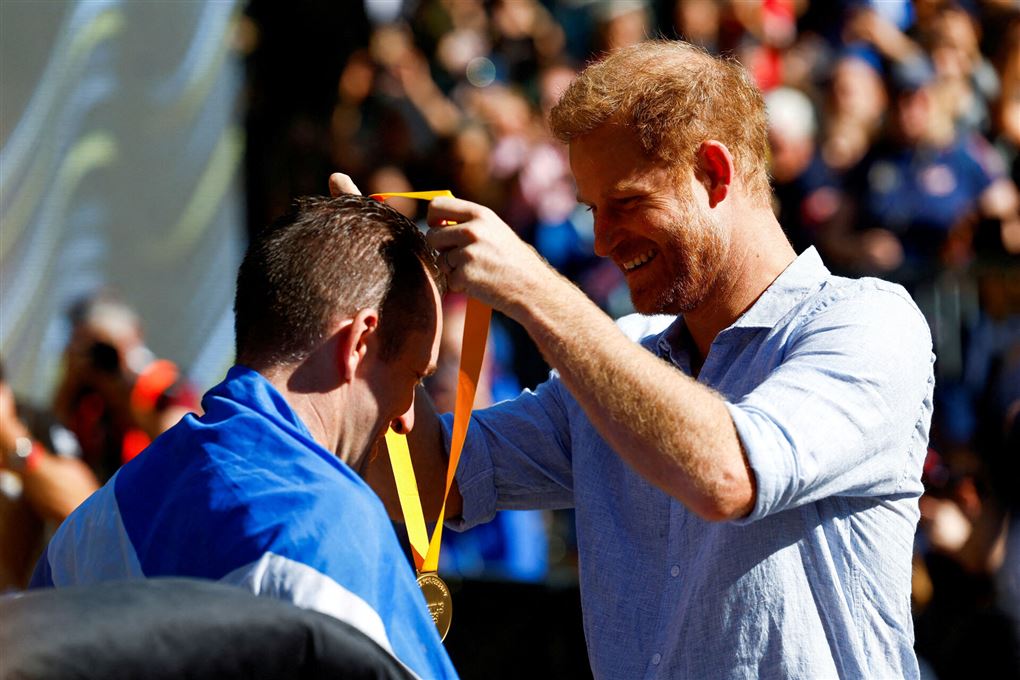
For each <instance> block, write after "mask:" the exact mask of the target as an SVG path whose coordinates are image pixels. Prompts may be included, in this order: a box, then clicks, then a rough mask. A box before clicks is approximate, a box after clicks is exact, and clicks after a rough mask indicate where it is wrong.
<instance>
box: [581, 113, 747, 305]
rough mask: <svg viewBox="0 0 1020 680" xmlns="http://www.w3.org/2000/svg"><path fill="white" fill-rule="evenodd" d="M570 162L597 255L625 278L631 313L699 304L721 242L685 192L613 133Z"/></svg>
mask: <svg viewBox="0 0 1020 680" xmlns="http://www.w3.org/2000/svg"><path fill="white" fill-rule="evenodd" d="M570 163H571V169H572V170H573V172H574V178H575V179H576V181H577V187H578V200H579V201H580V202H581V203H584V204H585V205H587V206H588V207H589V209H590V210H591V211H592V214H593V217H594V220H595V254H596V255H599V256H600V257H608V258H610V259H612V260H613V262H615V263H616V266H617V267H619V268H620V270H621V271H622V272H623V273H624V276H625V277H626V280H627V286H628V287H629V289H630V294H631V300H632V301H633V303H634V308H635V309H636V310H637V311H639V312H641V313H643V314H681V313H684V312H689V311H691V310H693V309H696V308H698V307H699V306H700V305H701V304H702V303H704V301H705V298H706V297H707V296H708V294H709V293H710V291H711V290H712V289H713V287H714V286H715V283H716V278H717V277H718V275H719V272H720V271H721V270H722V263H723V261H724V259H725V256H726V250H727V242H726V240H725V232H724V231H723V230H721V229H720V228H719V227H718V226H717V225H716V224H715V222H714V221H713V220H712V219H711V217H709V216H707V215H705V214H704V213H703V212H702V211H701V210H700V209H699V206H698V205H697V204H696V203H695V201H694V199H693V197H692V193H691V191H689V189H688V187H687V186H686V185H685V184H684V183H683V182H680V181H677V178H676V177H675V176H674V173H673V172H671V170H670V169H669V168H668V167H666V166H665V165H664V164H662V163H658V162H653V161H651V160H650V159H648V158H647V157H646V156H645V155H644V154H643V153H642V152H641V150H640V147H638V145H637V144H636V143H635V140H634V139H633V138H632V136H631V135H630V134H629V133H627V132H626V131H625V130H623V129H622V128H618V127H616V126H604V127H602V128H600V129H598V130H596V131H594V132H592V133H590V134H588V135H585V136H584V137H581V138H580V139H578V140H577V141H575V142H574V143H572V144H571V145H570Z"/></svg>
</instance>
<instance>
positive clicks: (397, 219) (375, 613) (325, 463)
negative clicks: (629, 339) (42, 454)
mask: <svg viewBox="0 0 1020 680" xmlns="http://www.w3.org/2000/svg"><path fill="white" fill-rule="evenodd" d="M443 287H444V280H443V277H442V276H441V275H440V273H439V271H438V268H437V266H436V263H435V253H434V252H433V251H432V250H430V249H429V248H428V246H427V244H426V242H425V239H424V237H423V236H422V234H421V232H420V231H419V230H418V228H417V227H416V226H415V225H414V223H412V222H411V221H410V220H408V219H407V218H406V217H404V216H403V215H401V214H400V213H398V212H397V211H396V210H394V209H392V208H390V207H388V206H386V205H383V204H381V203H377V202H375V201H371V200H368V199H362V198H360V197H353V196H345V197H341V198H334V199H327V198H306V199H301V200H299V201H298V202H297V203H296V204H295V205H294V206H293V207H292V209H291V210H290V211H289V212H288V213H287V214H285V215H284V216H282V217H281V218H280V219H279V220H278V221H277V222H276V223H275V224H274V225H272V226H271V227H269V228H268V229H266V230H264V231H262V232H261V233H260V234H259V235H258V236H257V237H256V238H255V239H254V240H253V241H252V243H251V244H250V246H249V248H248V252H247V253H246V255H245V258H244V261H243V262H242V264H241V267H240V270H239V272H238V277H237V295H236V298H235V303H234V312H235V315H234V316H235V331H236V333H235V335H236V345H237V364H236V365H235V366H233V367H232V368H231V369H230V370H229V371H228V373H227V376H226V378H225V379H224V380H223V382H221V383H220V384H219V385H216V386H214V387H213V388H212V389H210V390H209V391H208V392H207V393H206V394H205V397H204V398H203V400H202V407H203V409H204V414H203V415H202V416H200V417H198V416H195V415H193V414H189V415H187V416H185V417H184V418H183V419H181V421H180V422H178V423H177V424H176V425H175V426H174V427H172V428H170V429H169V430H168V431H167V432H165V433H164V434H162V435H161V436H160V437H158V438H157V439H156V440H155V441H154V442H153V443H152V444H151V445H150V446H149V447H148V448H147V449H146V450H145V451H143V452H142V453H141V454H140V455H139V456H137V457H136V458H135V459H133V460H132V461H130V462H128V463H127V464H125V465H124V466H123V467H121V468H120V470H118V472H117V473H116V475H114V477H113V478H112V479H111V480H110V481H109V482H108V483H107V484H106V485H105V486H103V487H102V488H101V489H100V490H99V491H98V492H96V493H95V494H93V495H92V496H91V497H90V498H89V499H88V500H87V501H85V503H84V504H83V505H82V506H80V507H79V508H78V509H77V510H76V511H75V512H74V513H72V514H71V516H70V517H68V519H67V520H65V521H64V523H63V524H62V525H61V526H60V529H59V530H58V531H57V533H56V535H55V536H54V537H53V540H52V541H51V542H50V544H49V546H48V547H47V549H46V552H45V553H44V554H43V556H42V558H41V559H40V561H39V564H38V565H37V566H36V570H35V573H34V575H33V577H32V584H31V585H32V586H34V587H45V586H57V587H66V586H76V585H82V586H87V585H91V584H95V583H100V582H105V581H113V580H123V579H136V578H154V577H164V576H179V577H187V578H202V579H209V580H215V581H220V582H223V583H227V584H232V585H236V586H238V587H240V588H243V589H245V590H248V591H250V592H252V593H254V594H256V595H260V596H264V597H274V598H278V599H282V600H286V601H289V602H292V603H294V604H296V605H298V606H300V607H303V608H306V609H313V610H316V611H319V612H323V613H325V614H328V615H330V616H333V617H335V618H337V619H340V620H342V621H345V622H347V623H349V624H351V625H352V626H353V627H354V628H356V629H358V630H359V631H361V632H362V633H364V635H366V636H367V637H368V638H370V639H371V640H372V641H374V643H375V644H377V645H378V646H379V647H381V648H382V649H383V650H385V652H387V653H389V654H390V655H392V656H393V657H395V658H396V659H397V660H399V661H400V662H401V663H402V664H403V665H404V666H406V667H407V668H408V669H409V670H410V671H411V672H412V673H413V674H414V676H415V677H421V678H453V677H456V672H455V671H454V669H453V666H452V664H451V663H450V659H449V657H448V656H447V654H446V651H445V650H444V649H443V646H442V643H441V641H440V638H439V634H438V632H437V630H436V626H435V624H434V623H433V620H432V617H431V616H430V614H429V611H428V609H427V607H426V603H425V599H424V597H423V596H422V593H421V591H420V590H419V588H418V585H417V583H416V582H415V577H414V573H413V571H412V569H411V565H410V564H409V562H408V560H407V558H406V557H405V555H404V554H403V552H402V550H401V548H400V544H399V543H398V541H397V539H396V536H395V534H394V532H393V527H392V524H391V523H390V521H389V518H388V517H387V515H386V511H385V509H384V508H383V506H382V504H381V503H380V502H379V499H378V497H377V496H376V495H375V494H374V493H373V492H372V490H371V489H370V488H369V487H368V485H367V484H366V483H365V482H364V480H362V478H361V476H360V472H361V471H362V470H363V468H364V466H365V465H366V462H367V461H368V459H369V456H370V454H371V452H372V451H374V450H375V448H376V446H377V445H378V443H379V441H380V440H381V438H382V436H383V434H384V432H385V431H386V430H387V428H389V427H392V428H394V429H395V430H398V431H401V432H408V431H410V430H411V429H412V427H413V425H414V411H413V404H414V388H415V386H416V385H417V384H419V383H420V381H421V380H422V379H423V378H424V377H425V376H426V375H428V374H430V373H431V372H433V371H434V370H435V366H436V361H437V354H438V347H439V335H440V333H441V330H442V318H441V316H440V311H439V296H440V291H441V290H442V288H443ZM156 382H157V383H158V381H156ZM154 387H155V388H158V387H159V385H158V384H156V385H154ZM137 398H138V399H139V400H144V399H145V398H147V396H146V393H145V392H144V391H143V392H140V393H138V394H137Z"/></svg>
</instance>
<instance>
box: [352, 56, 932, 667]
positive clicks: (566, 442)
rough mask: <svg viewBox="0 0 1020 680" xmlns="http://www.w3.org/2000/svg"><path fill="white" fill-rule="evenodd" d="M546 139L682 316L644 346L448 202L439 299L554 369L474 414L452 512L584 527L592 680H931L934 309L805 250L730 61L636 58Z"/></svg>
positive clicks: (433, 461) (426, 432) (434, 449)
mask: <svg viewBox="0 0 1020 680" xmlns="http://www.w3.org/2000/svg"><path fill="white" fill-rule="evenodd" d="M550 122H551V126H552V129H553V131H554V133H555V134H556V135H557V136H558V137H559V138H560V139H561V140H562V141H563V142H565V143H567V144H568V145H569V150H570V162H571V167H572V169H573V172H574V175H575V177H576V179H577V187H578V194H579V198H580V199H581V200H582V201H584V202H585V203H587V204H588V205H589V206H590V207H591V208H592V210H593V212H594V231H595V243H596V246H595V247H596V251H597V252H598V253H599V254H601V255H605V256H608V257H611V258H612V259H613V260H614V261H615V262H616V263H617V265H618V266H619V267H620V268H621V270H623V272H624V275H625V276H626V279H627V283H628V285H629V286H630V289H631V294H632V296H633V300H634V304H635V306H636V307H637V308H638V309H640V310H644V311H666V312H669V313H671V314H674V315H676V316H673V317H672V318H671V319H669V320H668V321H667V324H668V326H667V327H666V328H665V329H664V330H660V331H657V332H651V333H647V332H646V333H640V334H636V335H635V336H634V339H637V340H639V341H640V344H638V343H634V342H632V340H630V339H628V337H626V336H625V334H624V333H623V332H621V330H620V328H618V327H617V326H615V325H614V324H613V321H612V320H610V319H609V318H608V317H606V316H605V314H603V313H602V312H601V311H600V310H599V309H598V308H597V307H596V306H595V305H594V304H593V303H592V302H591V301H590V300H588V299H587V298H586V297H585V296H584V294H583V293H581V292H580V291H579V290H578V289H577V288H576V287H574V286H573V285H572V284H571V283H570V282H568V281H567V280H565V279H564V278H563V277H561V276H559V275H558V274H557V273H556V272H555V271H553V270H552V269H550V268H549V266H548V265H547V264H546V263H545V262H543V261H542V259H541V258H540V257H539V256H538V255H537V254H536V253H535V251H534V250H533V249H532V248H530V247H529V246H527V245H526V244H524V243H523V242H522V241H521V240H520V239H519V238H518V237H517V236H516V235H515V234H514V233H513V231H512V230H511V229H510V228H509V227H507V225H506V224H505V223H504V222H503V221H502V220H500V219H499V218H498V217H497V216H496V215H495V214H494V213H493V212H492V211H491V210H489V209H487V208H485V207H483V206H479V205H476V204H474V203H470V202H467V201H459V200H456V199H450V198H439V199H436V200H434V201H433V202H432V204H431V206H430V208H429V216H428V221H429V225H430V226H432V230H431V231H430V233H429V235H428V239H429V242H430V243H431V244H432V245H433V246H434V247H435V248H436V249H437V250H439V251H440V252H441V253H442V254H443V256H442V257H441V258H440V263H441V267H442V269H443V270H444V271H445V272H446V273H447V276H448V280H449V285H450V287H451V289H453V290H463V291H466V292H467V293H468V294H469V295H472V296H475V297H477V298H479V299H481V300H483V301H485V302H488V303H490V304H492V306H493V307H494V308H496V309H497V310H499V311H501V312H503V313H505V314H506V315H508V316H509V317H511V318H513V319H514V320H516V321H518V322H519V323H521V325H522V326H524V328H525V329H526V330H527V331H528V333H529V334H530V335H531V337H532V338H533V339H534V340H535V342H536V344H537V345H538V347H539V348H540V349H541V351H542V352H543V354H544V356H545V357H546V359H547V360H548V362H549V363H550V365H552V367H553V368H554V369H556V372H555V374H554V375H553V376H552V377H551V378H550V380H549V381H547V382H546V383H544V384H543V385H541V386H539V387H538V389H536V390H535V391H534V392H525V393H524V394H522V395H521V396H520V397H518V398H517V399H514V400H512V401H509V402H504V403H502V404H498V405H496V406H494V407H492V408H489V409H486V410H482V411H477V412H475V413H474V414H472V423H471V427H470V429H469V430H468V434H467V441H466V443H465V446H464V450H463V454H462V457H461V461H460V466H459V469H458V472H457V487H456V489H455V490H454V491H452V492H451V499H450V502H449V503H448V504H447V517H453V518H457V516H458V515H459V516H460V520H459V521H457V520H456V519H454V522H453V523H455V524H457V525H458V526H470V525H473V524H477V523H478V522H484V521H487V520H489V519H491V518H492V516H493V514H494V513H495V512H496V511H497V510H499V509H503V508H515V509H524V508H565V507H572V508H574V509H575V512H576V521H577V542H578V550H579V568H580V581H581V603H582V608H583V615H584V627H585V637H586V640H587V643H588V653H589V658H590V660H591V665H592V670H593V671H594V674H595V676H596V677H598V678H655V677H663V678H790V677H801V678H834V677H850V678H893V677H895V678H917V677H918V674H919V671H918V665H917V660H916V658H915V657H914V652H913V648H912V643H913V628H912V625H913V624H912V621H911V615H910V576H911V554H912V546H913V537H914V529H915V527H916V524H917V520H918V505H917V500H918V497H919V496H920V495H921V493H922V491H923V487H922V485H921V469H922V464H923V461H924V458H925V454H926V451H927V439H928V428H929V425H930V421H931V409H932V401H931V398H932V385H933V372H932V363H933V359H934V357H933V356H932V352H931V337H930V334H929V331H928V327H927V324H926V323H925V320H924V317H923V316H922V315H921V314H920V312H919V311H918V310H917V307H916V306H915V305H914V303H913V302H912V301H911V299H910V297H909V296H908V295H907V293H906V292H905V291H904V290H903V289H902V288H901V287H899V286H896V285H892V284H889V283H886V282H883V281H879V280H875V279H858V280H853V279H845V278H840V277H837V276H833V275H832V274H831V273H829V271H828V270H827V269H826V268H825V266H824V265H823V263H822V261H821V258H820V257H819V255H818V253H817V252H815V251H814V249H809V250H807V251H805V252H804V253H802V254H801V255H799V256H798V255H797V254H796V253H795V252H794V250H793V248H792V247H791V246H790V243H789V241H788V240H787V238H786V236H785V234H784V233H783V229H782V227H781V226H780V225H779V223H778V222H777V221H776V217H775V215H774V214H773V212H772V209H771V190H770V187H769V180H768V139H767V135H766V123H765V107H764V103H763V101H762V97H761V93H760V92H758V91H757V89H756V88H755V87H754V85H753V84H752V83H751V82H750V79H749V78H748V76H747V73H746V72H745V71H744V69H743V68H742V67H741V66H740V65H739V64H737V63H735V62H732V61H728V60H724V59H718V58H715V57H712V56H711V55H709V54H707V53H706V52H704V51H702V50H700V49H698V48H696V47H693V46H691V45H687V44H685V43H681V42H665V41H652V42H647V43H643V44H640V45H635V46H633V47H628V48H624V49H621V50H619V51H616V52H613V53H611V54H610V55H609V56H608V57H606V59H605V60H603V61H601V62H598V63H595V64H592V65H590V66H589V67H588V68H586V69H585V70H584V72H583V73H581V74H580V75H579V76H578V78H577V80H576V81H574V82H573V83H572V84H571V85H570V87H568V88H567V90H566V91H565V93H564V94H563V97H562V98H561V100H560V102H559V103H558V104H557V105H556V107H555V108H554V109H553V111H552V114H551V121H550ZM332 184H333V189H334V191H343V190H347V191H354V190H356V189H355V188H354V187H353V186H352V185H351V184H350V182H349V180H348V179H347V178H346V177H344V176H341V175H335V176H334V177H333V178H332ZM450 223H453V224H452V225H451V224H450ZM635 322H636V323H637V325H638V326H641V327H644V328H647V327H648V326H649V323H648V322H646V321H642V320H635V319H629V320H627V321H625V322H622V325H624V326H627V327H632V326H633V325H634V323H635ZM659 328H660V329H661V328H662V326H661V325H660V326H659ZM419 401H421V400H419ZM426 406H427V405H426V404H424V403H423V404H422V408H421V409H420V410H419V412H418V413H417V414H416V416H415V419H416V427H415V432H414V433H412V442H411V444H412V450H413V451H416V455H417V459H416V467H417V469H418V470H420V474H419V480H420V481H421V482H422V483H423V486H424V487H426V488H431V487H432V486H433V485H434V486H435V487H436V488H440V489H441V488H442V485H441V484H440V483H438V482H436V481H435V480H436V479H441V475H442V474H443V473H444V471H445V454H444V453H443V452H444V450H445V448H444V446H445V444H446V442H447V441H448V439H449V436H450V419H449V417H445V418H444V419H443V420H442V421H437V420H436V419H435V418H434V417H433V416H432V415H431V414H430V413H428V411H427V409H426V408H425V407H426ZM368 477H369V479H373V474H372V472H371V471H370V472H369V475H368ZM383 487H384V485H383V484H382V483H381V480H380V484H379V486H378V487H377V488H383ZM438 500H439V499H438V498H435V497H434V498H432V499H430V504H431V505H432V507H433V508H434V509H433V510H432V512H437V511H438ZM430 514H431V513H430ZM432 516H435V515H434V514H433V515H432Z"/></svg>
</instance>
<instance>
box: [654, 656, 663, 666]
mask: <svg viewBox="0 0 1020 680" xmlns="http://www.w3.org/2000/svg"><path fill="white" fill-rule="evenodd" d="M661 661H662V654H658V653H656V654H653V655H652V665H653V666H658V665H659V662H661Z"/></svg>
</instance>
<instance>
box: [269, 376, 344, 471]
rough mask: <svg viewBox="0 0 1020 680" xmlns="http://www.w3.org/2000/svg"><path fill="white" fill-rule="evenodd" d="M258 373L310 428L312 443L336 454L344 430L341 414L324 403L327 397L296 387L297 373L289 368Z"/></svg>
mask: <svg viewBox="0 0 1020 680" xmlns="http://www.w3.org/2000/svg"><path fill="white" fill-rule="evenodd" d="M259 373H261V374H262V376H263V377H264V378H265V379H266V380H267V381H269V383H270V384H271V385H272V386H273V387H274V388H276V391H277V392H279V393H280V395H281V396H282V397H283V398H284V399H285V400H286V401H287V404H288V405H289V406H290V407H291V409H293V410H294V413H296V414H297V416H298V418H300V419H301V422H302V423H304V425H305V427H306V428H308V432H309V434H311V435H312V439H314V440H315V442H316V443H317V444H319V445H320V446H321V447H323V448H324V449H326V450H327V451H330V452H332V453H335V452H336V447H337V442H338V441H339V438H340V437H339V433H340V427H341V423H340V422H339V421H337V419H336V417H335V416H336V414H337V413H339V412H341V411H339V410H337V409H335V408H330V407H329V406H327V405H325V404H324V403H323V402H324V397H325V396H326V395H323V394H318V393H316V392H309V391H306V390H303V389H301V388H300V386H296V385H295V384H294V382H295V375H294V371H293V370H291V369H289V368H288V367H282V366H277V367H273V368H266V369H259ZM341 459H342V457H341Z"/></svg>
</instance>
